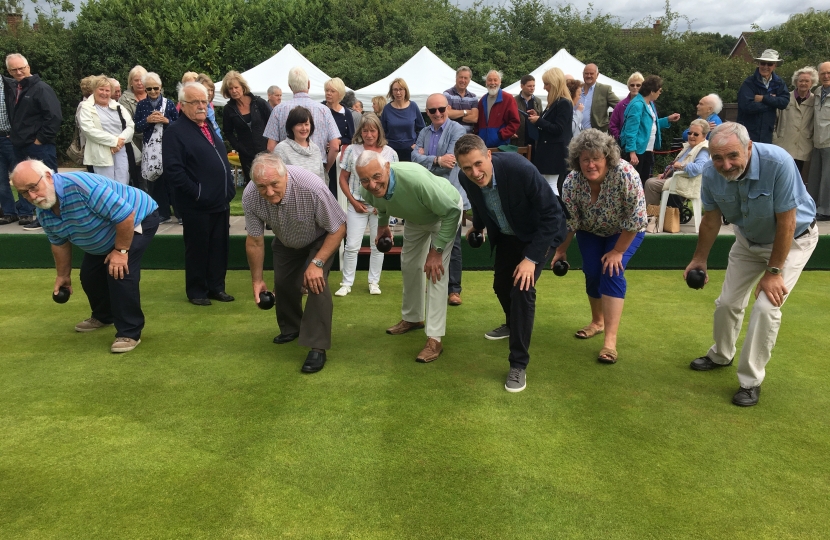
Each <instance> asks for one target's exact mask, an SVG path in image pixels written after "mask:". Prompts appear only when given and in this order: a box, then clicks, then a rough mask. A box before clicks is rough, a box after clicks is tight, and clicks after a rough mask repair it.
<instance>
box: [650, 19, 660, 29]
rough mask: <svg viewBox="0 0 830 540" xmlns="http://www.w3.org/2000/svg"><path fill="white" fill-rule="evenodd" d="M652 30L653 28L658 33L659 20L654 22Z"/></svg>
mask: <svg viewBox="0 0 830 540" xmlns="http://www.w3.org/2000/svg"><path fill="white" fill-rule="evenodd" d="M652 28H654V29H655V30H657V31H658V32H659V31H660V19H657V20H656V21H654V25H653V26H652Z"/></svg>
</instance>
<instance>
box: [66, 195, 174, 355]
mask: <svg viewBox="0 0 830 540" xmlns="http://www.w3.org/2000/svg"><path fill="white" fill-rule="evenodd" d="M158 224H159V216H158V212H157V211H156V212H153V213H152V214H150V215H149V216H147V217H146V218H144V221H142V222H141V228H142V233H141V234H138V233H136V234H134V235H133V241H132V243H131V244H130V253H129V254H128V259H127V267H128V268H129V270H130V273H129V274H127V275H126V276H124V279H114V278H113V277H112V276H110V275H109V272H108V266H107V264H105V263H104V260H105V259H106V258H107V255H109V254H105V255H92V254H91V253H86V254H85V255H84V259H83V261H82V262H81V287H83V289H84V293H86V297H87V299H88V300H89V307H90V308H92V316H93V317H95V318H96V319H98V320H99V321H101V322H102V323H106V324H111V323H112V324H115V337H126V338H130V339H135V340H138V339H139V338H140V337H141V331H142V330H143V329H144V312H143V311H141V295H140V294H139V282H140V281H141V258H142V257H143V256H144V251H145V250H146V249H147V246H149V245H150V242H151V241H152V240H153V237H154V236H155V235H156V231H157V230H158Z"/></svg>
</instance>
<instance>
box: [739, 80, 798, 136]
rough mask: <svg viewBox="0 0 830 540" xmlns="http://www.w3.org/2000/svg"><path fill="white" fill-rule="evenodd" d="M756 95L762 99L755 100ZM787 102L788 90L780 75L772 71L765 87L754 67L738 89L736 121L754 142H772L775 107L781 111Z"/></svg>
mask: <svg viewBox="0 0 830 540" xmlns="http://www.w3.org/2000/svg"><path fill="white" fill-rule="evenodd" d="M756 95H762V96H764V99H763V100H762V101H759V102H756V101H755V96H756ZM789 104H790V91H789V90H788V89H787V85H786V83H784V81H783V80H782V79H781V77H779V76H778V75H776V74H775V73H774V72H773V74H772V80H770V82H769V89H767V87H766V86H764V81H763V79H761V74H760V73H758V68H755V73H753V74H752V75H750V76H749V77H747V78H746V80H745V81H744V83H743V84H742V85H741V89H740V90H738V123H739V124H743V125H744V127H746V130H747V131H748V132H749V138H750V139H752V140H753V141H754V142H761V143H772V132H773V130H774V129H775V118H776V112H777V109H781V110H782V111H783V110H784V109H786V108H787V106H788V105H789Z"/></svg>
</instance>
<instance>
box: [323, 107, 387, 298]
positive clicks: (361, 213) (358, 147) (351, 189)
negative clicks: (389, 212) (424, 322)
mask: <svg viewBox="0 0 830 540" xmlns="http://www.w3.org/2000/svg"><path fill="white" fill-rule="evenodd" d="M364 150H372V151H373V152H378V153H379V154H380V155H382V156H383V158H384V159H386V160H388V161H389V162H390V163H393V162H397V161H398V154H397V152H395V151H394V150H393V149H392V148H390V147H389V146H387V145H386V137H385V135H384V133H383V128H382V127H381V125H380V118H378V116H377V115H376V114H373V113H366V114H365V115H363V118H361V120H360V123H359V124H358V126H357V130H356V133H355V135H354V137H353V138H352V144H350V145H349V146H348V148H346V151H345V152H344V154H343V158H342V159H341V160H340V168H341V169H342V171H341V172H340V189H341V190H342V191H343V193H344V194H345V195H346V198H347V199H348V200H349V206H348V208H347V209H346V249H345V253H344V254H343V281H341V282H340V289H338V290H337V292H336V293H334V295H335V296H346V295H347V294H349V293H350V292H351V291H352V285H353V284H354V273H355V268H356V267H357V253H358V251H360V245H361V244H362V243H363V234H364V233H365V232H366V225H367V224H368V225H369V238H370V239H371V238H375V237H376V236H377V234H378V215H377V210H375V208H374V207H373V206H370V205H368V204H366V203H365V202H364V201H363V197H361V196H360V180H359V179H358V177H357V172H355V164H356V163H357V158H358V157H360V154H362V153H363V151H364ZM369 245H370V246H371V248H372V255H371V257H370V258H369V294H380V287H379V286H378V283H380V271H381V269H382V268H383V253H381V252H380V251H378V248H377V247H376V246H375V243H374V242H369Z"/></svg>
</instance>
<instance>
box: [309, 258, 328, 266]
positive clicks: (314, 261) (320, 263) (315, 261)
mask: <svg viewBox="0 0 830 540" xmlns="http://www.w3.org/2000/svg"><path fill="white" fill-rule="evenodd" d="M311 263H312V264H313V265H314V266H316V267H317V268H322V267H323V265H324V264H326V263H325V262H324V261H323V260H321V259H311Z"/></svg>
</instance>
